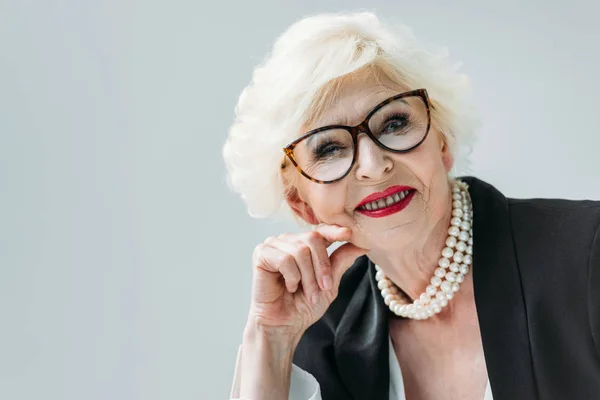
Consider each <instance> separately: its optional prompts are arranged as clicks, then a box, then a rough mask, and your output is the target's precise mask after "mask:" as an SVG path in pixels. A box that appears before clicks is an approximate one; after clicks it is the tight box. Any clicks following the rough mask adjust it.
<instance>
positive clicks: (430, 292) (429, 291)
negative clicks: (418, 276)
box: [425, 285, 437, 296]
mask: <svg viewBox="0 0 600 400" xmlns="http://www.w3.org/2000/svg"><path fill="white" fill-rule="evenodd" d="M435 292H437V290H436V288H435V286H433V285H427V287H426V288H425V293H427V294H428V295H430V296H433V295H435Z"/></svg>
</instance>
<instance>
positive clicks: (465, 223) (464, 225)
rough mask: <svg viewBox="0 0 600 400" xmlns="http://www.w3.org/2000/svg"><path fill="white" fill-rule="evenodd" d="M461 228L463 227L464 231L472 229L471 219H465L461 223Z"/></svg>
mask: <svg viewBox="0 0 600 400" xmlns="http://www.w3.org/2000/svg"><path fill="white" fill-rule="evenodd" d="M460 229H462V230H463V231H468V230H470V229H471V224H470V223H469V221H463V222H461V223H460Z"/></svg>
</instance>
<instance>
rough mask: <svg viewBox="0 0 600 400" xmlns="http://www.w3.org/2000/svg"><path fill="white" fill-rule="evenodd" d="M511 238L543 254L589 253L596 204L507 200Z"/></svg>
mask: <svg viewBox="0 0 600 400" xmlns="http://www.w3.org/2000/svg"><path fill="white" fill-rule="evenodd" d="M507 200H508V204H509V209H510V215H511V225H512V229H513V232H514V233H515V239H516V240H517V241H518V240H519V238H524V239H527V242H528V245H529V246H536V245H541V246H543V248H540V250H542V249H545V250H546V251H552V247H551V246H552V245H554V246H558V247H557V250H562V249H565V248H567V247H569V246H571V247H570V250H576V251H580V252H587V253H589V249H590V245H591V240H592V237H593V235H594V234H595V232H596V229H597V228H598V224H599V223H600V201H593V200H566V199H507Z"/></svg>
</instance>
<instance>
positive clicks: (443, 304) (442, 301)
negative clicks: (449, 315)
mask: <svg viewBox="0 0 600 400" xmlns="http://www.w3.org/2000/svg"><path fill="white" fill-rule="evenodd" d="M440 305H441V306H442V307H446V306H447V305H448V300H447V299H444V300H441V301H440Z"/></svg>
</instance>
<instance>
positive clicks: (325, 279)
mask: <svg viewBox="0 0 600 400" xmlns="http://www.w3.org/2000/svg"><path fill="white" fill-rule="evenodd" d="M332 286H333V282H332V281H331V277H330V276H329V275H325V276H324V277H323V289H325V290H329V289H331V287H332Z"/></svg>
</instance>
